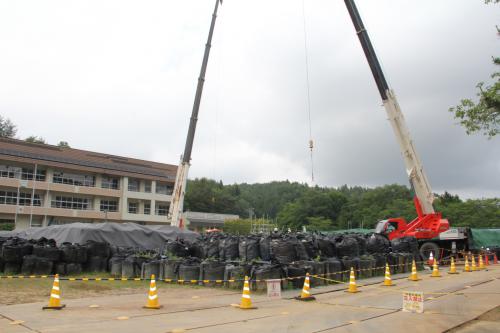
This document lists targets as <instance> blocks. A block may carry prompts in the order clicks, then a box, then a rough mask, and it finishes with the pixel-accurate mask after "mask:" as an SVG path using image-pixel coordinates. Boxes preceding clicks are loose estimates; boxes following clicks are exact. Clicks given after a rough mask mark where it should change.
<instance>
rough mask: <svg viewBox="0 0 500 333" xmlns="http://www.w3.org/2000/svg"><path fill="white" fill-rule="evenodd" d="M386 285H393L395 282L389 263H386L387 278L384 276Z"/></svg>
mask: <svg viewBox="0 0 500 333" xmlns="http://www.w3.org/2000/svg"><path fill="white" fill-rule="evenodd" d="M383 286H384V287H393V286H395V284H392V279H391V270H390V268H389V264H385V278H384V284H383Z"/></svg>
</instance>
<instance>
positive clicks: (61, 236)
mask: <svg viewBox="0 0 500 333" xmlns="http://www.w3.org/2000/svg"><path fill="white" fill-rule="evenodd" d="M0 236H1V237H8V236H17V237H20V238H24V239H40V238H42V237H45V238H48V239H54V240H55V241H56V242H57V244H58V245H61V244H62V243H64V242H70V243H77V244H85V242H87V241H88V240H93V241H97V242H107V243H109V244H111V245H115V246H126V247H138V248H144V249H157V248H160V247H162V246H163V245H164V244H165V242H166V241H167V240H175V239H177V238H182V239H185V240H187V241H193V240H194V239H195V238H196V237H197V236H198V234H197V233H195V232H193V231H189V230H181V229H179V228H177V227H172V226H169V225H150V226H145V225H140V224H136V223H114V222H105V223H93V224H92V223H80V222H77V223H71V224H64V225H53V226H49V227H42V228H29V229H26V230H19V231H17V230H14V231H8V232H0Z"/></svg>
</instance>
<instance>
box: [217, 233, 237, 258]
mask: <svg viewBox="0 0 500 333" xmlns="http://www.w3.org/2000/svg"><path fill="white" fill-rule="evenodd" d="M238 255H239V239H238V237H237V236H228V237H226V238H224V239H222V240H220V241H219V259H220V260H221V261H230V260H235V259H237V258H238Z"/></svg>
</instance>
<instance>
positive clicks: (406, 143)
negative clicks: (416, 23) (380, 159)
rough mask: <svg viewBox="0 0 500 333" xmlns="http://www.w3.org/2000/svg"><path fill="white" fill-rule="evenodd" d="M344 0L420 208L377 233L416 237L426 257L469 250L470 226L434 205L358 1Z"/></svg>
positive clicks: (382, 226) (381, 223)
mask: <svg viewBox="0 0 500 333" xmlns="http://www.w3.org/2000/svg"><path fill="white" fill-rule="evenodd" d="M344 2H345V5H346V7H347V11H348V12H349V15H350V17H351V19H352V23H353V24H354V28H355V29H356V34H357V35H358V38H359V41H360V43H361V47H362V48H363V51H364V53H365V56H366V59H367V60H368V64H369V66H370V69H371V72H372V74H373V77H374V79H375V83H376V85H377V88H378V91H379V93H380V96H381V97H382V102H383V105H384V108H385V111H386V113H387V116H388V118H389V122H390V123H391V126H392V129H393V131H394V134H395V135H396V140H397V141H398V144H399V149H400V151H401V155H402V156H403V159H404V163H405V166H406V173H407V175H408V179H409V181H410V186H411V188H412V190H413V192H414V197H413V202H414V205H415V209H416V211H417V217H416V218H415V219H414V220H413V221H411V222H409V223H408V222H407V221H406V220H405V219H404V218H400V217H399V218H389V219H387V220H382V221H379V222H378V223H377V225H376V227H375V233H378V234H383V235H386V236H387V237H388V238H389V240H393V239H395V238H401V237H406V236H414V237H415V238H416V239H417V241H418V243H419V249H420V255H421V256H422V258H428V257H429V255H430V253H431V252H432V253H433V254H434V257H435V258H436V259H439V257H440V256H441V254H442V253H441V251H440V249H448V250H450V251H451V253H456V252H457V251H462V250H467V249H468V245H469V243H468V241H469V239H470V238H471V237H470V235H471V233H470V229H469V228H453V229H450V223H449V222H448V220H447V219H445V218H443V217H442V215H441V213H439V212H436V211H434V207H433V205H432V203H433V201H434V194H433V193H432V190H431V186H430V184H429V181H428V180H427V176H426V175H425V172H424V168H423V166H422V162H421V161H420V159H419V157H418V155H417V152H416V150H415V147H414V145H413V141H412V140H411V137H410V132H409V131H408V128H407V126H406V121H405V119H404V116H403V113H402V112H401V109H400V107H399V103H398V101H397V99H396V95H395V94H394V91H393V90H392V89H390V88H389V85H388V84H387V81H386V79H385V76H384V73H383V72H382V68H381V66H380V63H379V61H378V58H377V55H376V54H375V50H374V49H373V46H372V44H371V41H370V37H369V36H368V32H367V31H366V29H365V26H364V24H363V21H362V20H361V16H360V15H359V12H358V9H357V7H356V4H355V3H354V0H344ZM446 254H448V253H446Z"/></svg>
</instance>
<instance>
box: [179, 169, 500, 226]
mask: <svg viewBox="0 0 500 333" xmlns="http://www.w3.org/2000/svg"><path fill="white" fill-rule="evenodd" d="M436 198H437V199H436V201H435V202H434V206H435V208H436V210H437V211H440V212H442V213H443V216H444V217H445V218H448V220H449V221H450V223H451V225H452V226H471V227H476V228H480V227H500V199H498V198H493V199H475V200H461V199H460V198H459V197H458V196H456V195H451V194H449V193H447V192H445V194H444V195H442V196H436ZM185 209H186V210H191V211H199V212H213V213H228V214H238V215H240V216H241V217H249V214H253V216H254V217H259V218H260V217H262V218H269V219H276V220H277V222H278V224H279V225H280V226H284V227H290V228H292V229H299V228H300V227H301V226H302V225H308V226H309V227H310V228H313V229H321V230H328V229H346V228H348V227H351V228H353V227H361V226H364V227H365V228H370V227H373V226H374V225H375V223H376V222H377V221H379V220H381V219H384V218H387V217H404V218H406V219H407V220H411V219H413V218H414V217H415V216H416V213H415V208H414V207H413V201H412V195H411V193H410V190H409V188H407V187H405V186H401V185H395V184H394V185H385V186H382V187H376V188H364V187H359V186H356V187H348V186H346V185H344V186H342V187H340V188H324V187H317V186H316V187H309V186H308V185H307V184H300V183H291V182H289V181H280V182H270V183H264V184H233V185H224V184H222V182H216V181H214V180H209V179H206V178H201V179H195V180H190V181H189V182H188V187H187V193H186V199H185Z"/></svg>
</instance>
